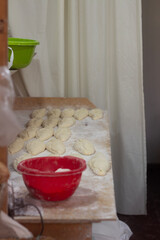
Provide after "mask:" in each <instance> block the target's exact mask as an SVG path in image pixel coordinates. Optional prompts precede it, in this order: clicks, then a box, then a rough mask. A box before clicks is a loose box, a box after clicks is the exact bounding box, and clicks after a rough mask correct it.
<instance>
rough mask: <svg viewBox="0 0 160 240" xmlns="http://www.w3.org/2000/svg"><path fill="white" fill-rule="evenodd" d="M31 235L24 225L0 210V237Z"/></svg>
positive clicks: (28, 236) (25, 236) (26, 236)
mask: <svg viewBox="0 0 160 240" xmlns="http://www.w3.org/2000/svg"><path fill="white" fill-rule="evenodd" d="M32 237H33V235H32V233H31V232H29V231H28V229H26V228H25V227H23V226H22V225H20V224H19V223H18V222H16V221H14V220H13V219H12V218H10V217H8V216H7V215H6V214H5V213H4V212H3V211H1V212H0V238H32Z"/></svg>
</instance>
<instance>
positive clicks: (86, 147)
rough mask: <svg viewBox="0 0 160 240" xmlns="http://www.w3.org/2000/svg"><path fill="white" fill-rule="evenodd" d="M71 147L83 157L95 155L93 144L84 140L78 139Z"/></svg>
mask: <svg viewBox="0 0 160 240" xmlns="http://www.w3.org/2000/svg"><path fill="white" fill-rule="evenodd" d="M73 147H74V149H75V150H76V151H77V152H79V153H81V154H83V155H92V154H93V153H95V148H94V145H93V143H92V142H90V141H89V140H87V139H85V138H81V139H78V140H77V141H76V142H75V144H74V146H73Z"/></svg>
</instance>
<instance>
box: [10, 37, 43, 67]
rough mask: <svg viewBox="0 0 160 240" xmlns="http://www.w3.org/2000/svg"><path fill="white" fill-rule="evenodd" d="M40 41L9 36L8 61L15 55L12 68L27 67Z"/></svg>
mask: <svg viewBox="0 0 160 240" xmlns="http://www.w3.org/2000/svg"><path fill="white" fill-rule="evenodd" d="M38 44H39V42H38V41H36V40H32V39H22V38H8V62H10V61H11V58H12V57H13V63H12V66H11V67H10V69H11V70H15V69H19V68H25V67H27V66H28V65H29V64H30V62H31V61H32V58H33V56H34V53H35V48H36V45H38Z"/></svg>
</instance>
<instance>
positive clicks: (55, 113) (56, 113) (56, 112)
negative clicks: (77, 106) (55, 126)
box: [48, 108, 61, 118]
mask: <svg viewBox="0 0 160 240" xmlns="http://www.w3.org/2000/svg"><path fill="white" fill-rule="evenodd" d="M50 115H52V116H53V117H55V118H58V117H60V115H61V110H60V109H59V108H51V109H49V110H48V116H50Z"/></svg>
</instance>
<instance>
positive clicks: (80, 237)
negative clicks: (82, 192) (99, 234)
mask: <svg viewBox="0 0 160 240" xmlns="http://www.w3.org/2000/svg"><path fill="white" fill-rule="evenodd" d="M21 224H22V225H23V226H25V227H26V228H27V229H28V230H30V231H31V232H32V233H33V235H34V236H35V237H36V236H38V234H39V233H40V230H41V224H40V223H21ZM43 236H50V237H53V238H55V240H92V223H45V224H44V232H43Z"/></svg>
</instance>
